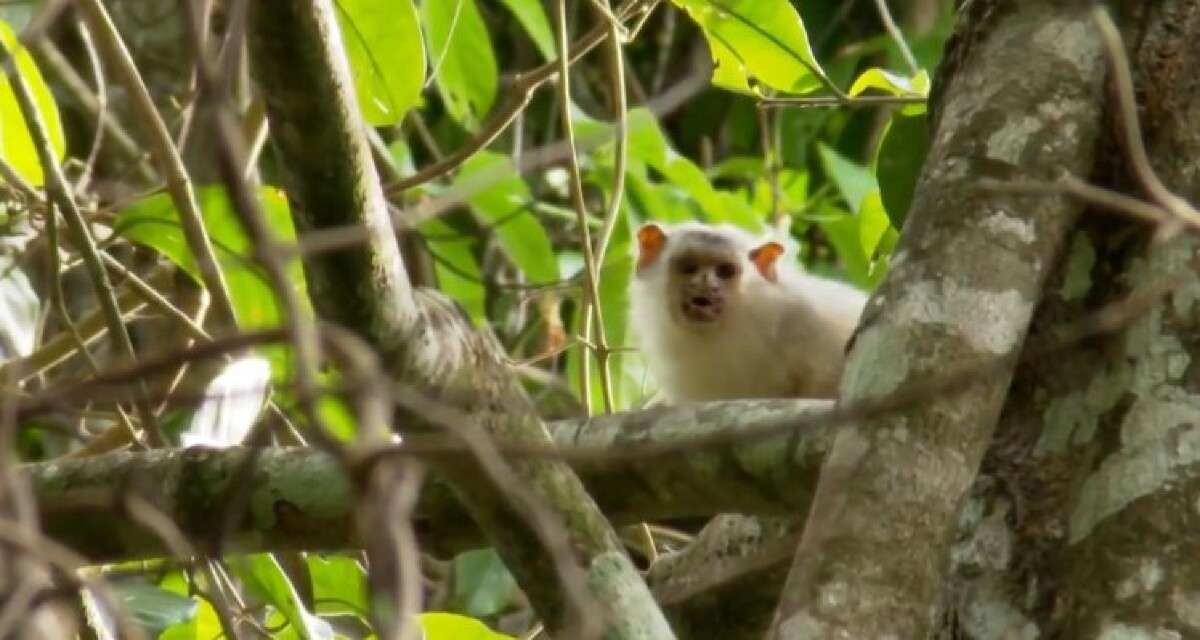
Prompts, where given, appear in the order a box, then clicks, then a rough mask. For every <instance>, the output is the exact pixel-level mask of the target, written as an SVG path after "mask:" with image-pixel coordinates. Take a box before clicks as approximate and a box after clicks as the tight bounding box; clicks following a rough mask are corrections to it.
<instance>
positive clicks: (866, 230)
mask: <svg viewBox="0 0 1200 640" xmlns="http://www.w3.org/2000/svg"><path fill="white" fill-rule="evenodd" d="M889 226H890V224H889V223H888V216H887V212H886V211H884V209H883V199H882V198H881V197H880V195H879V192H878V191H872V192H871V193H868V194H867V197H865V198H863V201H862V204H861V205H860V206H859V207H858V242H859V245H860V246H861V247H862V255H864V256H867V257H868V258H870V257H872V256H874V255H875V249H876V248H878V247H879V241H880V240H882V239H883V234H884V233H887V230H888V227H889Z"/></svg>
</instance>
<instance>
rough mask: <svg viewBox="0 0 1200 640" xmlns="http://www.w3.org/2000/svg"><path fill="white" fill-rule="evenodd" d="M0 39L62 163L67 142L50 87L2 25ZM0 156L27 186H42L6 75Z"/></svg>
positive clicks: (0, 105) (0, 90)
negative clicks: (14, 64) (26, 87)
mask: <svg viewBox="0 0 1200 640" xmlns="http://www.w3.org/2000/svg"><path fill="white" fill-rule="evenodd" d="M0 40H2V41H3V42H4V48H5V49H7V50H8V52H9V54H10V55H12V56H13V58H14V59H15V60H16V67H17V72H18V73H19V74H20V75H21V77H22V78H24V79H25V84H27V85H29V89H30V92H31V93H32V94H33V101H34V104H35V106H36V107H37V110H38V112H39V113H40V114H41V116H42V122H43V123H45V125H46V135H47V136H48V137H49V139H50V146H51V148H52V149H53V150H54V158H55V160H59V161H61V160H62V158H63V155H64V153H65V152H66V143H65V142H64V139H63V130H62V122H61V121H59V117H58V105H57V104H56V103H55V102H54V96H53V94H51V93H50V88H49V87H47V86H46V81H45V80H44V79H43V78H42V74H41V72H40V71H38V68H37V65H36V64H34V62H33V58H32V57H30V55H29V51H27V50H26V49H25V47H24V46H23V45H22V44H20V43H19V42H18V41H17V36H16V34H15V33H13V30H12V27H10V26H9V25H8V24H7V23H5V22H0ZM0 157H3V158H4V161H5V162H7V163H8V164H10V165H12V167H13V169H15V170H16V172H17V173H18V174H20V175H21V177H23V178H25V180H27V181H28V182H29V183H30V184H32V185H34V186H41V185H42V184H44V183H45V177H44V176H43V175H42V163H41V162H40V161H39V160H38V155H37V149H36V148H35V147H34V145H33V139H32V138H31V137H30V136H29V129H28V128H27V127H26V124H25V118H24V116H22V115H21V109H20V107H18V106H17V99H16V98H15V97H14V96H13V92H12V86H11V85H10V84H9V82H8V77H7V75H5V77H4V81H3V82H0Z"/></svg>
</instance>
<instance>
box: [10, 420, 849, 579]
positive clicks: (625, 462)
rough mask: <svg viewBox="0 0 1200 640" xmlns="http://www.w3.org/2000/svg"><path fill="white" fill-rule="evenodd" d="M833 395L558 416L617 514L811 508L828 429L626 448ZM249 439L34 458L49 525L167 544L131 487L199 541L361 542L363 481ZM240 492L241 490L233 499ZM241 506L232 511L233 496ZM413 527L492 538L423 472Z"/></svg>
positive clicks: (301, 546)
mask: <svg viewBox="0 0 1200 640" xmlns="http://www.w3.org/2000/svg"><path fill="white" fill-rule="evenodd" d="M827 407H828V403H826V402H813V403H811V404H802V405H801V406H799V407H797V406H796V403H794V402H791V401H754V402H724V403H714V404H711V405H705V406H698V407H678V408H671V409H665V408H662V409H654V410H651V411H646V412H642V413H636V414H622V415H614V416H606V417H602V418H594V419H592V420H588V421H564V422H558V423H550V424H549V425H548V426H549V429H550V432H551V434H552V436H553V438H554V441H555V443H556V444H558V445H559V446H560V447H562V448H563V450H564V452H565V453H567V454H570V453H571V451H576V452H579V451H587V452H588V455H587V456H586V457H583V458H581V459H578V460H576V461H575V462H574V463H573V466H574V467H575V468H576V469H577V470H578V472H579V473H580V475H581V477H582V478H583V480H584V482H585V483H586V485H587V487H588V489H589V490H590V491H592V492H593V494H594V495H595V496H596V499H597V502H598V503H599V504H600V506H601V508H602V509H603V510H604V512H605V515H606V516H608V517H609V518H610V519H611V520H612V521H613V522H614V523H617V524H630V523H635V522H643V521H647V520H651V521H653V520H662V519H669V518H684V517H697V516H709V515H713V514H716V513H722V512H734V511H740V512H742V513H750V514H757V515H775V516H781V515H785V514H788V513H791V512H794V511H804V510H805V509H807V505H808V500H809V497H810V496H811V495H812V490H813V487H815V485H816V477H817V471H818V470H819V468H820V461H821V460H822V459H823V456H824V452H825V450H826V449H827V447H828V442H829V438H828V437H827V436H826V432H824V431H817V432H812V433H800V434H797V435H793V434H792V433H781V434H779V435H775V436H772V437H770V438H766V439H762V440H756V441H740V440H734V441H733V442H732V443H730V444H724V445H721V446H717V447H713V448H709V449H705V450H701V451H691V452H689V453H688V454H687V455H678V454H675V453H672V454H668V455H663V456H660V457H655V458H640V457H630V456H627V455H625V454H626V452H628V451H630V450H631V449H633V448H635V447H638V446H649V447H663V446H670V445H672V444H678V443H682V442H686V441H691V440H693V439H694V438H696V437H698V436H699V437H708V436H712V435H717V434H722V433H724V434H730V433H734V432H745V431H747V430H757V429H762V428H772V427H778V426H781V425H788V424H790V423H795V422H797V421H799V420H803V419H806V418H809V417H811V416H812V415H814V414H815V413H816V412H818V411H822V410H824V409H825V408H827ZM246 456H247V450H245V449H230V450H224V451H215V450H204V449H190V450H182V451H180V450H162V451H147V452H118V453H110V454H106V455H103V456H96V457H94V458H86V459H79V460H68V461H56V462H48V463H42V464H33V465H27V466H25V467H24V469H23V471H24V473H25V474H26V475H27V477H28V478H29V480H30V483H31V485H32V487H33V491H34V494H35V495H36V497H37V504H38V507H39V510H40V517H41V521H42V523H43V526H44V527H45V530H46V533H47V535H49V536H51V537H52V538H54V539H55V540H57V541H59V542H62V543H63V544H66V545H68V546H69V547H71V548H72V549H74V550H75V551H77V552H78V553H80V554H81V555H83V556H85V557H87V558H88V559H89V560H92V561H94V562H118V561H124V560H137V559H145V558H153V557H157V556H161V555H164V554H167V553H168V551H167V549H166V548H165V547H164V546H163V541H162V540H161V539H159V538H158V537H157V536H156V535H155V534H154V533H153V531H152V530H150V529H148V528H146V527H144V526H142V525H141V524H140V523H138V522H137V521H136V520H135V519H133V518H132V517H131V516H130V515H129V514H128V510H127V509H126V508H125V506H124V504H125V502H124V501H125V500H128V499H130V498H133V497H136V498H138V499H140V500H144V501H146V502H148V503H149V504H151V505H153V506H154V507H155V508H156V509H157V510H159V511H160V512H162V513H163V514H164V515H166V516H167V517H168V518H170V520H171V521H172V522H174V523H175V525H176V526H177V527H178V528H179V530H180V531H181V532H182V533H183V534H184V535H185V536H187V537H188V539H189V540H190V541H191V542H192V544H193V545H194V546H195V547H197V548H198V549H201V550H208V551H213V552H216V551H217V547H218V546H221V548H222V549H223V550H224V551H225V552H253V551H272V550H287V549H296V550H308V551H321V550H338V549H347V548H351V547H357V546H359V544H360V541H359V540H358V537H357V535H356V532H355V531H354V525H353V509H354V501H355V487H354V486H353V484H352V482H351V481H350V480H349V479H348V478H347V477H346V474H345V471H344V469H343V468H342V466H341V465H340V464H339V463H338V462H337V461H336V460H335V459H333V458H332V457H331V456H329V455H327V454H324V453H322V452H320V451H315V450H312V449H303V448H282V449H265V450H261V451H259V452H258V455H257V456H256V457H255V458H254V460H253V464H254V467H253V471H252V472H251V473H248V474H246V473H244V471H243V470H241V469H240V467H241V465H242V463H243V462H245V461H246V460H247V457H246ZM234 494H236V495H238V496H240V499H239V500H232V499H231V496H233V495H234ZM235 505H236V506H240V507H242V510H241V511H239V512H232V511H231V508H232V507H233V506H235ZM417 513H418V518H419V520H418V523H417V524H418V527H419V529H420V531H421V532H423V533H424V534H426V535H425V538H426V539H427V540H428V541H429V543H430V545H431V546H430V548H431V549H432V550H435V551H441V552H444V553H450V552H454V551H461V550H463V549H465V548H469V547H470V546H477V545H480V544H483V543H484V540H483V537H482V536H481V535H480V533H479V530H478V528H477V527H475V526H474V524H473V523H472V522H471V520H470V518H469V517H468V516H467V514H466V512H465V511H464V510H463V507H462V505H461V503H460V502H459V501H458V500H457V499H456V498H455V496H454V494H453V493H452V492H451V491H450V490H449V488H448V487H447V486H446V483H445V482H442V481H440V480H436V479H435V480H433V481H431V482H428V483H426V486H425V490H424V492H423V494H422V496H421V501H420V505H419V507H418V510H417Z"/></svg>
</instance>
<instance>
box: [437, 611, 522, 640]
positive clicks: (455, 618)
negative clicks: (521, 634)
mask: <svg viewBox="0 0 1200 640" xmlns="http://www.w3.org/2000/svg"><path fill="white" fill-rule="evenodd" d="M419 619H420V621H421V629H422V630H423V631H424V632H425V640H513V637H512V636H509V635H505V634H503V633H496V632H495V631H492V630H491V629H489V628H487V625H485V624H483V623H482V622H480V621H478V620H476V619H474V618H468V617H466V616H459V615H455V614H453V613H441V612H437V611H431V612H427V613H422V614H420V615H419Z"/></svg>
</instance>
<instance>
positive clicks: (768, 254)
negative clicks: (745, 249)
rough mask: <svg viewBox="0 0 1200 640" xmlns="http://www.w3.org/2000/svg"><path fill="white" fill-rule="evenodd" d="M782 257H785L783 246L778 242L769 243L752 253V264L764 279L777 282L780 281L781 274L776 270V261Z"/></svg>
mask: <svg viewBox="0 0 1200 640" xmlns="http://www.w3.org/2000/svg"><path fill="white" fill-rule="evenodd" d="M781 255H783V245H781V244H779V243H778V242H768V243H766V244H763V245H762V246H760V247H758V248H757V249H754V250H752V251H751V252H750V262H753V263H754V266H755V267H757V268H758V272H759V273H760V274H762V277H764V278H766V279H767V280H768V281H770V282H775V281H777V280H778V279H779V274H778V272H777V271H776V270H775V261H776V260H778V259H779V256H781Z"/></svg>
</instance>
